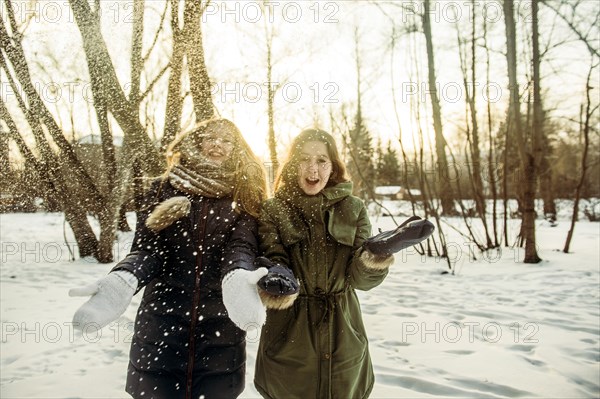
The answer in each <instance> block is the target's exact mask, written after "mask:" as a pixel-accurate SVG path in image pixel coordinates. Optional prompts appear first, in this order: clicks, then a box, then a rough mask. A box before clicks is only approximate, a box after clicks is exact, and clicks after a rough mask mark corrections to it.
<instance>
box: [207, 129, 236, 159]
mask: <svg viewBox="0 0 600 399" xmlns="http://www.w3.org/2000/svg"><path fill="white" fill-rule="evenodd" d="M234 147H235V138H234V137H233V136H232V135H231V134H230V133H228V132H223V131H215V130H212V129H210V130H208V131H207V132H206V136H205V137H204V138H203V140H202V143H201V144H200V152H201V154H202V155H203V156H204V157H205V158H207V159H208V160H209V161H212V162H215V163H217V164H221V163H223V162H224V161H226V160H228V159H229V157H230V156H231V153H232V152H233V148H234Z"/></svg>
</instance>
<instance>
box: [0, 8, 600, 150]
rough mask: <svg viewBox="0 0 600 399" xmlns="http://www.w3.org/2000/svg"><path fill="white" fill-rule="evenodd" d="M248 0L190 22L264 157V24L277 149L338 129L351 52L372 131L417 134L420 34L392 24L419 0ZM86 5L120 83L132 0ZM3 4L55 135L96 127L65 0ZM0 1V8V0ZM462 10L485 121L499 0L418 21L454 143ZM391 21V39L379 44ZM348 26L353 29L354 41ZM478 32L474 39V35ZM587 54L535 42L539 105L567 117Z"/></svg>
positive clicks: (218, 83)
mask: <svg viewBox="0 0 600 399" xmlns="http://www.w3.org/2000/svg"><path fill="white" fill-rule="evenodd" d="M261 3H262V2H257V1H227V2H225V1H214V2H212V3H211V4H210V6H209V7H208V8H207V10H206V12H205V14H204V16H203V21H202V22H203V25H202V29H203V35H204V37H203V40H204V48H205V53H206V64H207V67H208V71H209V75H210V76H211V79H212V81H213V86H212V95H213V101H214V103H215V106H216V108H217V111H218V112H219V113H220V114H221V115H222V116H224V117H227V118H230V119H232V120H233V121H234V122H235V123H236V124H237V125H238V126H239V127H240V129H241V130H242V132H243V134H244V135H245V137H246V138H247V140H248V141H249V143H250V145H251V146H252V147H253V149H254V150H255V151H256V152H257V154H258V155H260V156H263V157H266V156H267V146H266V135H267V78H266V68H265V67H266V51H265V48H266V46H265V37H266V32H273V35H274V38H273V60H274V68H273V83H272V84H273V86H274V87H276V88H277V89H278V90H277V92H276V96H275V128H276V133H277V135H278V141H279V147H280V148H279V150H280V151H281V150H283V149H284V148H285V146H286V145H287V143H288V142H289V140H290V138H291V137H293V136H294V135H295V134H297V133H298V132H299V131H300V130H301V129H302V128H305V127H308V126H311V125H315V124H317V125H319V126H321V127H322V128H325V129H327V130H339V129H340V128H344V127H345V124H351V123H352V120H353V118H354V115H355V113H356V104H357V97H358V83H357V67H356V54H357V53H358V54H359V55H360V59H361V85H360V92H361V103H362V108H363V116H364V118H365V120H366V123H367V127H368V128H369V130H370V131H371V132H372V133H373V135H374V137H375V138H376V139H377V138H380V139H381V140H383V142H384V143H385V142H386V141H387V140H392V141H393V142H396V141H397V139H398V137H399V134H400V131H401V132H402V136H401V137H402V139H403V142H404V143H405V145H406V146H407V147H408V148H411V147H412V143H413V134H416V133H417V132H418V131H419V130H423V131H424V132H425V134H426V135H427V136H430V135H431V130H432V129H431V118H430V112H429V108H430V104H429V95H428V93H429V91H430V87H429V85H428V83H427V74H426V73H427V72H426V71H427V59H426V54H425V45H424V37H423V35H422V34H420V33H412V34H411V33H406V31H407V30H410V27H411V26H412V25H414V22H415V20H416V19H415V15H417V14H418V13H420V12H422V3H421V2H417V1H395V2H376V1H310V0H309V1H288V2H275V1H274V2H267V3H266V4H267V5H266V6H263V7H262V8H261ZM100 4H101V10H102V19H101V21H102V30H103V34H104V37H105V39H106V40H107V43H108V48H109V52H110V53H111V56H112V58H113V63H114V65H115V68H116V70H117V73H118V76H119V79H120V82H121V84H122V86H123V89H124V91H125V92H126V93H127V92H128V82H129V81H130V76H129V60H128V57H127V53H128V51H129V47H130V43H131V26H132V12H133V3H132V2H131V1H120V0H119V1H118V0H102V1H101V2H100ZM164 4H165V3H164V1H162V0H149V1H146V8H145V15H144V19H145V36H144V50H143V51H144V53H145V52H147V51H148V48H149V47H150V45H151V43H152V42H153V40H154V32H155V31H156V28H157V27H158V25H159V21H160V17H161V15H162V13H163V10H164ZM515 4H516V9H517V11H518V14H517V21H518V28H519V33H518V34H519V35H520V36H519V38H520V41H521V40H522V39H523V38H528V41H530V27H529V24H530V22H531V6H530V2H529V1H523V2H516V3H515ZM14 7H15V10H16V18H17V21H19V22H20V24H21V26H22V31H23V32H24V34H25V36H24V37H25V39H24V46H25V48H26V51H27V53H28V59H29V60H30V70H31V71H32V74H33V76H34V77H35V79H36V80H37V82H36V83H37V87H38V92H40V94H41V95H42V97H43V98H44V99H46V103H47V105H48V107H49V108H50V110H51V111H52V112H53V113H54V114H55V115H57V117H58V119H59V123H61V124H62V125H63V127H64V130H65V131H66V132H67V134H68V135H69V134H70V132H72V131H74V132H75V136H76V137H81V136H84V135H87V134H89V132H94V133H96V134H98V129H97V126H96V123H95V122H94V118H95V116H94V115H93V110H92V109H91V105H92V102H93V99H92V94H91V90H90V87H89V83H88V82H89V77H88V75H87V70H86V68H87V67H86V65H85V61H84V60H85V58H84V55H83V50H82V48H81V38H80V34H79V31H78V29H77V26H76V23H75V21H74V17H73V15H72V12H71V10H70V9H69V7H68V3H67V2H66V1H62V0H61V1H52V0H47V1H41V2H14ZM583 7H587V9H589V13H586V17H588V16H589V15H595V14H596V13H597V11H598V5H597V3H595V2H584V5H583ZM1 8H2V10H1V11H2V13H5V12H6V10H5V9H4V6H2V7H1ZM473 16H475V17H476V21H477V23H478V25H477V30H478V32H479V33H481V30H482V26H481V23H482V21H483V20H485V21H486V23H487V25H488V26H487V28H488V31H489V35H488V36H489V37H488V44H489V47H490V49H491V51H490V61H491V67H490V81H489V83H488V81H487V80H486V77H485V68H486V62H485V57H486V54H485V52H484V51H483V49H482V48H481V47H478V49H477V52H476V55H477V57H478V60H479V61H478V62H477V69H476V71H477V77H476V81H475V83H473V84H472V83H469V86H470V87H473V88H474V92H475V95H476V96H477V99H478V117H479V118H480V120H482V121H483V120H485V119H486V118H487V115H486V114H485V112H486V111H485V107H486V103H485V101H484V100H485V99H486V98H489V99H490V102H491V106H492V113H493V120H494V126H493V128H496V127H497V126H498V124H499V123H500V122H501V121H502V119H503V115H504V111H505V106H506V100H507V98H508V89H507V79H506V77H505V75H506V73H505V69H506V60H505V57H504V55H503V52H504V43H505V39H504V21H503V18H502V9H501V5H500V3H498V2H496V1H485V2H484V1H476V2H475V8H473V7H472V6H471V4H470V2H466V1H450V0H448V1H443V2H434V3H433V5H432V11H431V20H432V30H433V37H434V50H435V56H436V60H435V62H436V73H437V77H438V84H439V86H438V91H439V93H440V97H441V106H442V112H443V117H444V133H445V135H446V137H447V139H448V141H449V142H450V143H453V142H454V143H456V142H460V140H461V135H460V131H461V130H463V129H464V127H463V126H464V123H463V121H464V119H465V103H464V101H465V89H464V87H463V82H462V77H461V73H460V60H459V55H458V50H457V44H456V43H457V29H458V32H459V33H460V35H461V37H463V38H468V37H469V35H470V32H471V26H470V22H471V21H472V18H473ZM392 21H393V22H392ZM166 25H167V26H166V27H165V29H164V30H163V31H161V33H160V34H159V35H158V40H157V42H156V46H155V48H154V49H153V51H152V53H151V54H150V56H149V58H148V61H147V63H146V65H147V75H146V76H144V77H143V79H142V81H143V82H148V81H150V80H152V79H153V78H154V76H155V75H156V73H157V71H158V70H160V69H161V68H162V67H163V66H164V65H165V64H166V63H167V61H168V59H169V56H170V51H171V50H170V43H169V40H168V37H169V35H170V28H169V26H168V24H166ZM540 25H541V29H542V32H543V34H542V40H541V42H542V45H543V46H544V45H545V44H546V43H548V42H549V43H551V44H555V43H557V42H559V41H561V40H562V39H563V38H568V39H572V38H573V35H572V34H571V33H570V32H569V31H568V30H567V29H566V27H565V25H564V24H563V23H561V21H559V20H557V18H556V17H555V16H554V14H553V13H552V12H551V11H549V10H548V9H545V8H543V7H542V9H541V14H540ZM393 29H395V33H396V41H395V46H394V48H393V51H392V46H391V37H392V33H393ZM596 32H597V30H596ZM355 37H358V51H357V49H356V48H357V45H356V42H357V41H356V40H355ZM482 43H483V42H482V39H479V40H478V44H482ZM469 51H470V50H469ZM520 55H521V57H522V59H527V57H529V56H530V51H529V50H528V49H527V48H526V46H521V48H520ZM467 56H468V53H467ZM525 65H527V63H526V62H521V63H520V71H519V79H520V85H521V89H522V90H524V89H523V88H524V86H525V83H526V81H527V76H528V71H527V70H526V68H525ZM588 65H589V54H588V52H587V50H586V49H585V47H584V46H583V45H582V44H581V43H580V42H577V41H572V40H571V41H568V42H567V43H564V44H562V45H560V46H558V47H553V48H551V49H550V50H549V51H548V52H547V54H546V62H545V63H544V65H543V66H542V74H543V77H544V81H543V83H542V85H543V90H544V91H545V92H546V94H545V100H546V103H545V106H546V107H547V108H548V109H551V110H552V113H553V116H557V117H570V118H575V117H576V116H577V113H578V108H579V104H580V103H581V101H582V98H583V97H582V96H583V87H584V78H585V74H586V72H587V68H588ZM529 75H530V74H529ZM597 82H598V78H597V77H596V78H595V84H594V85H593V86H594V87H598V86H599V85H598V84H597ZM166 83H167V75H165V76H164V77H163V78H162V79H161V80H160V81H159V82H158V83H157V85H156V89H155V90H154V91H153V93H152V94H151V95H150V97H149V99H148V101H146V102H145V103H144V105H143V107H142V117H143V118H147V119H148V121H149V123H148V134H149V135H150V136H151V137H157V136H160V134H161V132H162V128H163V125H164V121H163V118H164V117H163V115H164V109H165V102H166V95H165V93H166ZM143 84H144V83H143ZM7 85H8V84H7V81H6V79H5V78H4V76H3V77H2V85H1V87H0V89H1V93H0V94H1V95H2V98H3V99H6V100H7V102H8V103H9V106H10V107H11V109H15V107H14V104H15V102H14V95H13V94H12V89H10V87H8V86H7ZM488 88H489V93H488V92H487V91H486V89H488ZM394 104H395V105H394ZM417 108H418V109H419V110H420V112H421V115H422V116H423V121H422V122H421V123H420V124H418V123H417V122H416V121H415V117H414V116H415V110H416V109H417ZM332 115H333V118H332ZM343 115H345V120H344V116H343ZM21 121H22V117H21ZM191 121H192V114H191V100H190V98H189V96H188V98H187V99H186V107H185V109H184V116H183V121H182V124H183V125H184V126H186V125H189V123H191ZM114 134H119V128H118V126H114Z"/></svg>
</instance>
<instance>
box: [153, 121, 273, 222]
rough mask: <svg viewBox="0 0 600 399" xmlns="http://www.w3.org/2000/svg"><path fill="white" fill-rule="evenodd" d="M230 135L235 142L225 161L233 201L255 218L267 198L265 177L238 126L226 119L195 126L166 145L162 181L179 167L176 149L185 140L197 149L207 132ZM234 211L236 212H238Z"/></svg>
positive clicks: (259, 163) (178, 154)
mask: <svg viewBox="0 0 600 399" xmlns="http://www.w3.org/2000/svg"><path fill="white" fill-rule="evenodd" d="M210 131H213V132H221V133H229V134H231V135H232V136H233V137H234V138H235V147H234V149H233V150H232V152H231V157H230V158H229V159H228V160H227V161H225V162H227V163H228V164H232V165H233V170H234V173H235V186H234V189H233V200H234V201H235V202H236V204H237V205H238V208H241V209H242V210H244V211H245V212H247V213H249V214H250V215H252V216H255V217H256V216H258V214H259V212H260V205H261V203H262V202H263V201H264V200H265V199H266V197H267V183H266V177H265V176H266V173H265V169H264V167H263V165H262V162H261V161H260V159H259V158H258V157H257V156H256V155H255V154H254V152H253V151H252V149H251V148H250V146H249V145H248V143H247V142H246V140H244V136H242V133H241V132H240V130H239V129H238V128H237V126H236V125H235V124H234V123H233V122H231V121H230V120H228V119H223V118H211V119H207V120H205V121H202V122H200V123H197V124H196V125H195V126H194V127H193V128H192V129H190V130H187V131H184V132H182V133H181V134H179V135H177V137H175V139H174V140H173V141H172V142H171V143H169V145H168V147H167V152H166V158H167V169H166V171H165V173H164V174H163V179H166V178H168V177H169V174H170V172H171V170H172V169H173V168H174V167H175V166H176V165H179V163H180V158H181V152H180V151H179V148H181V147H180V146H181V145H185V144H184V143H186V141H188V140H186V139H187V138H188V137H189V138H191V139H192V140H193V141H194V142H196V143H197V144H198V145H199V144H200V143H201V142H202V140H203V138H204V137H205V136H206V134H207V132H210ZM238 208H236V209H238Z"/></svg>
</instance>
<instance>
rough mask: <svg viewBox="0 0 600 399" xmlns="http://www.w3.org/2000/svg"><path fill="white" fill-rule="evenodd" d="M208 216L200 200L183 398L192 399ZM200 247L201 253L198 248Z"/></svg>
mask: <svg viewBox="0 0 600 399" xmlns="http://www.w3.org/2000/svg"><path fill="white" fill-rule="evenodd" d="M207 216H208V203H207V201H206V199H205V198H203V200H202V210H201V212H200V221H199V223H200V227H199V228H198V247H197V248H196V250H197V251H198V253H197V254H196V275H195V277H194V298H193V300H192V322H191V324H190V338H189V341H188V349H189V352H188V367H187V378H186V380H187V381H186V388H185V397H186V399H192V384H193V382H194V357H195V355H196V348H195V346H196V323H197V321H198V307H199V306H200V275H201V274H202V252H203V250H204V248H203V247H204V233H205V232H206V218H207ZM201 246H202V251H201V250H200V247H201Z"/></svg>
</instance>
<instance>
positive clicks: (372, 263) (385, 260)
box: [360, 249, 394, 270]
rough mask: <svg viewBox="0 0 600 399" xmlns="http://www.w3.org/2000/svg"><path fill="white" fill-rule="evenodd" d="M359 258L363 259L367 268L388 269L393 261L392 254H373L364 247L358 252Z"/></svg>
mask: <svg viewBox="0 0 600 399" xmlns="http://www.w3.org/2000/svg"><path fill="white" fill-rule="evenodd" d="M360 260H362V261H363V263H364V265H365V267H367V269H374V270H385V269H388V268H389V267H390V266H391V265H392V264H393V263H394V255H389V256H380V255H373V254H372V253H371V252H369V251H368V250H366V249H365V250H363V251H362V253H361V254H360Z"/></svg>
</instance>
